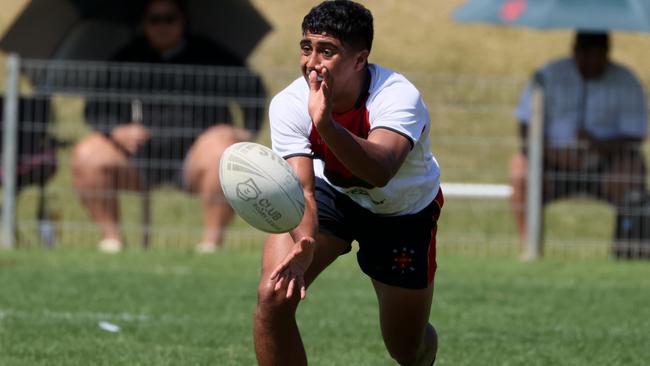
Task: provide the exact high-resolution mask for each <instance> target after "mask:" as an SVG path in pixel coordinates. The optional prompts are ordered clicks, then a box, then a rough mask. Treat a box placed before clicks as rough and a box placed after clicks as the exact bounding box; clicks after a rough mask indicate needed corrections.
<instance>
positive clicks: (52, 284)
mask: <svg viewBox="0 0 650 366" xmlns="http://www.w3.org/2000/svg"><path fill="white" fill-rule="evenodd" d="M223 254H224V255H219V256H212V257H201V256H195V255H191V254H187V253H182V252H174V251H171V252H170V251H157V252H156V251H154V252H150V253H146V254H143V253H138V252H131V253H128V254H125V255H120V256H116V257H105V256H101V255H99V254H95V253H91V252H87V251H67V252H66V251H63V252H62V251H57V252H42V251H32V252H29V251H28V252H25V251H22V252H13V253H7V254H5V255H3V256H2V258H1V259H0V288H2V289H3V291H2V295H0V364H7V365H9V364H10V365H46V364H48V365H51V364H65V365H88V364H93V365H151V364H155V365H178V364H182V365H190V364H191V365H208V364H218V365H250V364H253V363H254V356H253V354H252V346H251V315H252V312H253V307H254V299H255V287H256V278H257V269H256V267H257V261H258V260H259V258H258V256H259V254H258V253H257V252H256V251H241V250H231V251H228V252H226V253H223ZM439 264H440V269H439V272H438V275H437V284H438V285H437V290H436V295H435V301H434V306H433V311H432V320H433V321H434V323H435V324H436V325H437V327H438V330H439V332H440V334H441V354H440V360H439V364H440V365H454V366H457V365H552V364H561V365H593V364H607V365H613V366H614V365H626V366H634V365H642V364H644V362H645V361H646V360H647V359H648V358H650V349H648V347H647V338H646V336H647V330H648V329H650V320H649V319H650V308H648V307H647V306H646V305H647V293H648V291H650V280H649V278H650V276H648V275H649V274H650V273H649V270H648V267H647V266H646V265H644V264H634V263H613V262H608V261H582V262H580V263H566V262H555V261H546V262H543V263H533V264H523V263H517V262H514V261H512V260H507V259H503V260H501V259H494V258H492V259H489V260H486V259H477V258H474V259H468V258H458V257H445V258H443V259H441V260H440V263H439ZM100 321H108V322H111V323H113V324H117V325H119V326H121V327H122V331H121V332H120V333H108V332H105V331H102V330H100V329H99V327H98V322H100ZM299 323H300V325H301V327H302V328H303V329H304V340H305V343H306V345H307V348H308V351H309V354H310V358H311V361H312V364H313V365H351V364H354V365H384V364H390V362H389V361H388V359H387V356H386V353H385V351H384V350H383V345H382V342H381V338H380V336H379V329H378V324H377V309H376V304H375V299H374V295H373V292H372V289H371V286H370V284H369V282H368V280H367V279H366V278H365V277H364V276H363V275H362V274H361V273H360V272H359V270H358V269H357V268H356V264H355V261H354V256H353V255H348V256H347V257H344V258H342V259H341V260H340V261H339V262H337V263H335V264H334V265H333V267H331V268H330V269H329V270H328V271H327V272H326V273H325V274H324V275H323V277H322V278H320V279H319V280H318V281H317V282H316V283H315V284H314V286H313V287H312V288H311V289H310V293H309V295H308V299H307V300H306V302H305V303H304V304H303V306H302V307H301V309H300V312H299Z"/></svg>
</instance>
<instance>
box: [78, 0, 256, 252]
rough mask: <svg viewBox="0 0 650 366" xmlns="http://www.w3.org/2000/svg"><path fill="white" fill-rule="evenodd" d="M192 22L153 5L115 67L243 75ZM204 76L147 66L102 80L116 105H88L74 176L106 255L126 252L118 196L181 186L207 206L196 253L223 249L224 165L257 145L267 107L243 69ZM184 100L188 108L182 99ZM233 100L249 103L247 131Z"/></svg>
mask: <svg viewBox="0 0 650 366" xmlns="http://www.w3.org/2000/svg"><path fill="white" fill-rule="evenodd" d="M187 22H188V19H187V12H186V10H185V7H184V3H183V2H182V1H175V0H151V1H149V2H148V3H147V5H146V7H145V10H144V12H143V15H142V19H141V27H142V36H141V37H137V38H135V39H133V40H132V41H131V42H130V43H129V44H127V45H126V46H125V47H124V48H123V49H121V50H120V51H119V52H118V53H117V54H116V55H115V56H114V57H113V58H112V59H111V61H119V62H136V63H147V64H152V63H155V64H163V65H170V64H183V65H201V66H214V65H217V66H220V67H221V66H225V67H232V66H235V67H242V66H244V63H243V62H242V61H241V60H239V59H238V58H237V57H235V56H233V55H232V54H231V53H230V52H228V51H227V50H225V49H223V48H222V47H220V46H218V45H216V44H214V43H212V42H210V41H209V40H207V39H206V38H203V37H199V36H196V35H192V34H189V33H188V32H187V31H186V30H187ZM201 66H197V67H195V68H192V69H190V71H191V72H188V68H177V69H174V68H171V69H170V68H163V67H153V66H152V65H146V66H145V65H141V66H140V67H133V68H125V69H122V68H120V69H119V74H117V73H116V70H115V69H110V70H108V71H107V72H106V74H105V75H98V76H97V79H98V80H102V84H101V85H98V87H99V88H101V90H103V91H106V92H107V93H110V95H111V96H112V97H111V98H107V96H106V95H104V96H102V97H95V98H93V97H92V96H91V97H89V98H88V100H87V104H86V118H87V119H88V121H89V123H90V124H91V125H92V126H93V127H94V129H95V131H96V132H95V133H93V134H91V135H90V136H88V137H86V138H84V139H83V140H82V141H80V142H79V143H78V145H77V146H76V148H75V150H74V154H73V158H72V171H73V178H74V184H75V187H76V189H77V191H78V193H79V196H80V198H81V201H82V203H83V205H84V206H85V207H86V208H87V209H88V211H89V212H90V215H91V217H92V219H93V220H94V221H95V222H96V223H97V224H98V225H99V228H100V231H101V238H102V239H101V241H100V242H99V249H100V250H102V251H105V252H117V251H120V250H121V249H122V248H123V245H124V244H123V237H122V233H121V231H120V228H119V209H118V200H117V192H118V191H119V190H146V189H149V188H150V187H152V186H155V185H159V184H161V183H177V184H179V183H181V182H182V184H183V186H184V188H185V189H187V190H188V191H189V192H192V193H195V194H197V195H199V196H200V197H201V199H202V202H203V221H204V222H203V226H204V230H203V236H202V240H201V242H200V243H199V245H198V246H197V250H198V251H202V252H213V251H214V250H216V249H217V248H219V247H220V246H221V245H222V243H223V237H224V230H225V228H226V226H227V225H228V223H229V222H230V221H231V219H232V217H233V211H232V209H231V208H230V206H229V205H228V203H227V202H226V201H225V198H224V197H223V193H222V191H221V188H220V183H219V159H220V157H221V154H222V152H223V151H224V150H225V149H226V148H227V147H228V146H230V145H231V144H233V143H236V142H240V141H245V140H250V139H252V138H253V137H254V134H255V133H256V132H257V131H258V129H259V127H260V123H261V120H262V116H263V111H264V105H263V104H264V103H263V102H262V103H256V102H258V101H259V100H264V98H265V92H264V89H263V86H262V83H261V81H260V79H259V77H258V76H257V75H255V74H254V73H252V72H250V71H246V69H231V70H229V71H231V72H229V73H227V74H224V73H223V72H220V70H221V71H223V70H224V69H222V68H218V69H215V68H207V67H201ZM161 95H163V96H165V97H164V98H161V97H160V96H161ZM187 95H191V96H192V98H189V99H188V98H187V97H185V98H183V96H187ZM157 96H158V98H156V97H157ZM170 97H171V98H170ZM233 97H234V98H235V99H236V98H240V97H243V98H247V100H248V102H247V103H246V104H243V103H242V104H240V109H241V110H242V114H243V120H244V127H245V128H238V127H235V126H233V125H232V121H233V117H232V115H231V113H230V109H229V108H230V105H229V104H230V99H232V98H233ZM251 100H252V101H253V102H251Z"/></svg>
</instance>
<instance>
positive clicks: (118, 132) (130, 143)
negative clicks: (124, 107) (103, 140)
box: [111, 123, 151, 154]
mask: <svg viewBox="0 0 650 366" xmlns="http://www.w3.org/2000/svg"><path fill="white" fill-rule="evenodd" d="M150 136H151V133H150V132H149V129H148V128H146V127H145V126H144V125H142V124H141V123H125V124H121V125H118V126H117V127H115V128H113V130H112V131H111V139H112V140H113V141H115V142H116V143H117V144H118V145H120V146H121V147H122V148H123V149H124V150H126V151H127V152H128V153H129V154H135V153H136V151H138V148H140V146H142V145H143V144H144V143H145V142H147V141H148V140H149V137H150Z"/></svg>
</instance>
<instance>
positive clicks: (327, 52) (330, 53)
mask: <svg viewBox="0 0 650 366" xmlns="http://www.w3.org/2000/svg"><path fill="white" fill-rule="evenodd" d="M321 53H322V54H323V56H324V57H325V58H330V57H332V56H334V50H332V49H331V48H324V49H323V51H322V52H321Z"/></svg>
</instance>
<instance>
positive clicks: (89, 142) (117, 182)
mask: <svg viewBox="0 0 650 366" xmlns="http://www.w3.org/2000/svg"><path fill="white" fill-rule="evenodd" d="M72 172H73V174H74V175H75V176H83V175H85V174H90V175H93V176H94V177H95V178H99V177H106V175H108V176H107V177H106V178H109V179H111V180H112V182H111V185H113V184H114V186H115V188H117V189H125V190H139V189H140V188H141V182H140V176H139V173H138V171H137V169H136V167H135V164H134V163H133V161H132V160H131V159H130V158H129V156H128V155H127V154H126V153H125V152H124V150H122V149H121V148H119V147H118V146H117V145H116V144H115V143H114V142H112V141H111V140H109V139H108V138H106V137H105V136H104V135H102V134H99V133H93V134H91V135H89V136H88V137H86V138H84V139H83V140H81V141H80V142H79V143H78V144H77V145H76V146H75V147H74V151H73V153H72Z"/></svg>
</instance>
